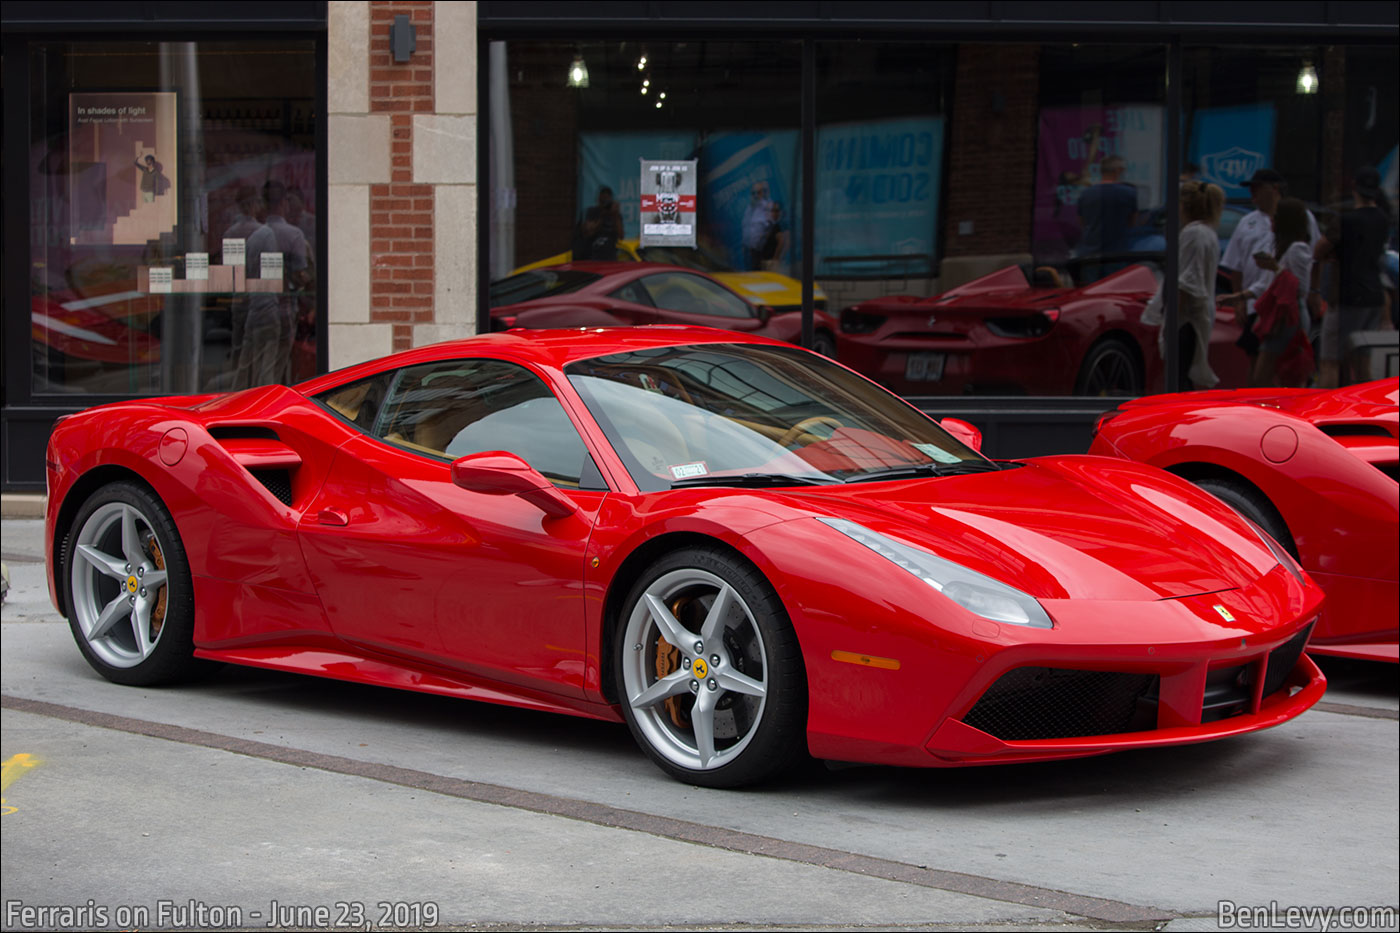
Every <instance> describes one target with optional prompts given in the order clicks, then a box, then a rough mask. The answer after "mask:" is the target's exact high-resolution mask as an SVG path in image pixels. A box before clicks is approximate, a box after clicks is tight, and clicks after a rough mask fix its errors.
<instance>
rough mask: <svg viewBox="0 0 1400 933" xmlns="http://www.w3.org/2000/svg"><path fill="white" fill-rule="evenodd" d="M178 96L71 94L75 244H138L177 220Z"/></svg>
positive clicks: (71, 200) (168, 93)
mask: <svg viewBox="0 0 1400 933" xmlns="http://www.w3.org/2000/svg"><path fill="white" fill-rule="evenodd" d="M176 106H177V102H176V94H175V92H174V91H122V92H89V91H85V92H81V93H73V94H70V95H68V153H69V167H70V171H69V204H70V210H71V216H70V218H69V220H70V227H69V230H70V242H72V243H73V244H75V245H102V246H140V245H143V244H145V243H147V242H148V241H150V240H158V239H160V237H161V235H162V234H165V233H171V232H173V231H174V229H175V225H176V223H177V222H178V219H179V209H178V201H177V198H176V191H177V188H178V181H179V165H178V161H179V160H178V157H177V139H178V137H177V133H176V129H177V127H176V119H177V110H176Z"/></svg>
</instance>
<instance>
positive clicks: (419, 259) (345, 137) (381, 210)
mask: <svg viewBox="0 0 1400 933" xmlns="http://www.w3.org/2000/svg"><path fill="white" fill-rule="evenodd" d="M327 12H328V20H329V23H328V25H329V40H328V45H329V49H328V52H329V56H328V59H329V76H328V79H329V88H328V94H327V97H328V101H329V110H330V118H329V120H328V136H329V139H330V150H329V152H328V154H327V160H328V163H329V173H328V174H329V179H328V181H329V187H330V198H329V211H328V217H327V220H326V222H327V223H328V224H329V230H330V236H329V242H330V256H329V257H328V258H327V261H328V265H329V274H330V289H329V292H330V295H329V298H328V307H327V323H328V338H327V339H328V340H329V346H330V359H331V366H332V367H333V368H334V367H339V366H345V365H349V364H351V363H355V362H358V361H361V360H365V359H373V358H374V357H376V356H382V355H384V354H387V353H389V352H391V351H395V350H405V349H408V348H409V347H412V346H415V345H419V344H422V343H428V342H432V341H435V340H442V339H447V338H450V337H461V336H467V335H469V334H470V333H472V332H473V330H474V323H475V314H476V311H475V294H474V288H475V281H476V246H475V244H476V201H475V199H476V3H475V2H434V0H374V2H370V3H363V2H349V0H332V2H330V4H329V5H328V11H327ZM400 15H406V16H408V17H409V21H410V22H411V23H412V24H413V26H414V27H415V28H416V30H417V35H416V48H415V49H414V51H413V53H412V55H411V56H410V57H409V60H408V61H407V62H395V61H394V60H393V54H392V52H391V51H390V48H389V30H390V28H391V27H392V25H393V22H394V18H395V17H396V16H400ZM437 44H443V45H444V47H445V48H447V47H450V48H451V49H452V54H451V55H448V56H437V55H435V54H434V47H435V45H437ZM438 218H442V221H441V222H439V220H438ZM439 257H445V261H443V262H440V261H439Z"/></svg>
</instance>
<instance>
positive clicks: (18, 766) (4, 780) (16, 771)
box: [0, 753, 39, 816]
mask: <svg viewBox="0 0 1400 933" xmlns="http://www.w3.org/2000/svg"><path fill="white" fill-rule="evenodd" d="M38 764H39V759H38V758H35V757H34V756H33V755H28V754H24V753H21V754H18V755H11V756H10V757H9V758H8V759H7V760H6V761H5V763H4V765H0V791H6V790H9V789H10V785H11V784H13V783H14V782H15V781H16V780H18V779H19V778H21V777H23V776H24V775H26V774H28V773H29V771H30V769H32V768H34V767H36V766H37V765H38ZM18 809H19V808H18V807H12V806H10V804H9V803H8V802H7V801H6V800H5V798H4V797H0V814H4V815H5V816H9V815H10V814H11V813H14V812H15V811H16V810H18Z"/></svg>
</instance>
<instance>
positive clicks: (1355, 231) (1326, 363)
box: [1316, 165, 1390, 389]
mask: <svg viewBox="0 0 1400 933" xmlns="http://www.w3.org/2000/svg"><path fill="white" fill-rule="evenodd" d="M1352 197H1353V199H1354V200H1355V205H1356V206H1355V207H1354V208H1353V209H1352V210H1349V211H1345V212H1343V213H1342V216H1341V218H1340V219H1339V221H1338V223H1337V226H1336V228H1335V229H1334V230H1329V231H1328V233H1327V235H1326V236H1325V237H1323V238H1322V239H1321V240H1319V241H1318V242H1317V250H1316V256H1317V259H1318V261H1319V262H1320V261H1322V260H1324V259H1326V258H1328V257H1329V256H1331V255H1332V254H1334V253H1335V254H1336V257H1337V264H1338V267H1339V268H1338V270H1337V271H1338V279H1339V281H1338V283H1337V286H1338V287H1337V298H1338V302H1337V305H1338V307H1337V313H1336V314H1329V315H1327V317H1325V318H1323V320H1322V339H1321V341H1320V343H1321V345H1320V346H1319V347H1318V350H1319V353H1318V356H1319V357H1320V360H1319V365H1318V385H1319V386H1320V387H1322V388H1328V389H1330V388H1333V387H1335V386H1336V385H1338V380H1339V378H1340V379H1344V380H1347V381H1350V379H1349V378H1348V374H1347V373H1345V372H1342V371H1341V370H1342V369H1343V368H1344V367H1342V366H1341V364H1342V363H1343V362H1344V361H1345V359H1346V352H1347V349H1348V347H1347V343H1348V341H1349V338H1350V337H1351V335H1352V334H1354V333H1356V332H1357V331H1363V330H1377V329H1381V328H1384V327H1386V326H1388V325H1389V323H1390V322H1389V321H1388V320H1387V319H1386V317H1385V290H1384V289H1383V288H1382V287H1381V271H1380V262H1381V254H1382V253H1383V252H1385V241H1386V238H1387V237H1388V236H1389V235H1390V201H1389V199H1388V198H1386V196H1385V192H1383V191H1382V190H1381V176H1380V173H1379V172H1377V171H1376V170H1375V169H1374V168H1372V167H1371V166H1369V165H1365V166H1362V167H1361V168H1359V169H1357V170H1356V174H1355V175H1354V176H1353V177H1352Z"/></svg>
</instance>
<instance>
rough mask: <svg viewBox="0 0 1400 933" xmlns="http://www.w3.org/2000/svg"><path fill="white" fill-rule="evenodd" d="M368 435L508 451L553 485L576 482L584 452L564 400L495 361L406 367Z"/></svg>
mask: <svg viewBox="0 0 1400 933" xmlns="http://www.w3.org/2000/svg"><path fill="white" fill-rule="evenodd" d="M327 401H328V403H330V399H327ZM373 433H374V434H375V436H376V437H380V438H383V439H384V440H386V441H388V442H389V443H391V444H394V445H396V446H398V447H403V448H405V449H407V450H412V451H414V452H416V453H422V454H428V455H431V456H434V457H442V458H444V459H448V460H455V459H457V458H458V457H465V456H467V455H468V454H475V453H484V452H486V451H490V450H504V451H508V452H510V453H513V454H515V455H516V456H518V457H520V458H521V459H522V460H524V461H525V462H526V463H528V464H530V466H532V467H534V468H535V469H536V470H538V471H539V472H540V473H542V474H543V475H544V476H545V477H547V478H548V479H549V480H550V481H551V482H553V483H555V484H556V485H559V486H570V487H576V486H578V484H579V477H580V475H582V474H583V472H584V470H585V465H584V464H585V460H587V459H588V456H589V455H588V452H587V450H586V449H585V448H584V445H583V440H582V438H580V437H579V435H578V431H577V430H576V429H575V428H574V426H573V423H572V422H571V421H570V420H569V416H568V415H567V414H565V412H564V409H563V406H561V405H560V404H559V400H558V399H556V398H555V397H554V394H553V393H552V392H550V391H549V389H548V388H547V387H546V386H545V384H544V383H543V382H541V381H540V379H539V377H537V376H535V375H534V374H532V373H530V372H528V371H527V370H525V369H522V368H521V367H519V366H516V365H513V364H511V363H501V362H496V361H493V360H453V361H450V362H446V363H428V364H425V365H422V366H412V367H409V368H407V369H404V370H403V371H402V372H401V373H400V374H399V376H398V378H397V379H396V380H395V382H394V385H393V388H392V389H391V390H390V392H389V398H388V399H387V401H386V402H385V404H384V411H383V414H381V415H380V417H379V419H378V423H377V424H376V426H375V427H374V429H373ZM588 469H589V472H590V473H596V469H594V468H592V467H591V466H590V467H589V468H588Z"/></svg>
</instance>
